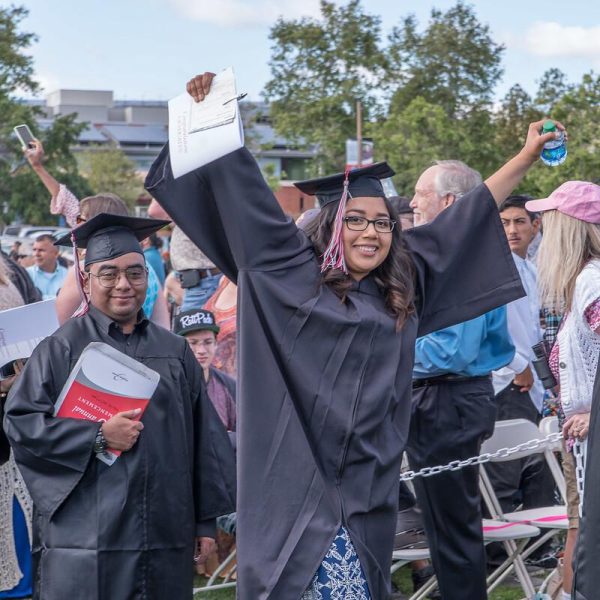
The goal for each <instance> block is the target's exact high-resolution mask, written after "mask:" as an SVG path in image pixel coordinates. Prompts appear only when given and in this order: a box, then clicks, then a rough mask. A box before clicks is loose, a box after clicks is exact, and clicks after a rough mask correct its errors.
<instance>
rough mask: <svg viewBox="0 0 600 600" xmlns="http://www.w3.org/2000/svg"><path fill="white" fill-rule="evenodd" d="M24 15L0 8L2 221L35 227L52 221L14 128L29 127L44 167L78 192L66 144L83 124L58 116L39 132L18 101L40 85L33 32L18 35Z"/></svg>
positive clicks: (30, 111) (32, 114) (81, 184)
mask: <svg viewBox="0 0 600 600" xmlns="http://www.w3.org/2000/svg"><path fill="white" fill-rule="evenodd" d="M27 14H28V12H27V10H26V9H25V8H24V7H19V6H10V7H8V8H3V7H0V159H1V160H0V194H1V196H2V206H1V209H2V214H1V218H2V220H3V221H4V222H10V221H11V220H13V219H15V218H21V219H23V220H25V221H27V222H30V223H33V224H48V223H56V221H57V219H56V217H52V216H51V215H50V212H49V198H48V192H47V190H46V189H45V188H44V186H43V185H42V184H41V183H40V181H39V180H38V179H37V177H36V176H35V174H34V173H33V172H32V171H31V169H30V168H29V166H28V165H27V163H26V162H25V160H24V157H23V151H22V149H21V147H20V144H19V143H18V142H17V140H16V138H15V137H14V135H13V127H14V126H15V125H18V124H20V123H27V124H28V125H29V127H30V128H31V130H32V132H33V134H34V135H35V136H36V137H38V138H39V139H41V140H42V142H43V143H44V148H45V151H46V154H47V167H48V169H49V170H50V171H51V172H52V173H53V174H54V175H55V176H56V177H57V178H59V179H60V180H61V181H64V182H65V183H67V184H68V185H69V186H71V187H72V189H73V190H74V191H75V192H76V193H86V192H87V191H88V188H87V186H86V184H85V181H84V180H83V179H82V178H81V177H79V176H78V175H77V171H76V164H75V161H74V158H73V155H72V154H71V152H70V146H71V145H72V144H73V143H74V142H75V141H76V139H77V136H78V135H79V133H80V131H81V129H82V127H84V125H81V124H76V123H75V122H74V118H73V117H60V118H57V119H56V120H55V121H54V122H53V124H52V126H51V127H49V128H48V129H45V130H40V129H39V128H38V127H37V119H38V117H40V116H41V114H40V111H39V109H37V108H35V107H34V106H32V105H30V104H25V103H22V102H18V101H17V100H16V98H15V97H16V96H17V95H23V94H29V95H35V94H36V93H38V92H39V85H38V84H37V82H36V81H35V80H34V78H33V76H34V71H33V61H32V58H31V56H29V55H28V54H27V50H28V48H29V47H30V46H31V45H32V44H33V43H34V42H35V41H36V39H37V38H36V36H35V35H34V34H33V33H27V32H22V31H21V30H20V25H21V22H22V21H23V19H24V18H25V17H26V16H27Z"/></svg>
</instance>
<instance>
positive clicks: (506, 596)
mask: <svg viewBox="0 0 600 600" xmlns="http://www.w3.org/2000/svg"><path fill="white" fill-rule="evenodd" d="M205 582H206V580H205V579H202V578H201V577H197V578H196V582H195V585H196V586H198V587H199V586H202V585H203V583H205ZM394 582H395V583H396V584H397V585H398V586H399V588H400V591H401V592H403V593H404V594H405V595H406V597H407V598H408V597H409V596H408V594H409V593H410V591H411V590H412V584H411V582H410V571H409V569H408V568H407V567H403V568H401V569H399V570H398V571H397V572H396V573H395V574H394ZM521 598H523V592H522V590H521V588H520V587H515V586H512V585H504V586H500V587H499V588H498V589H497V590H494V592H492V593H491V594H490V596H489V600H521ZM195 600H235V590H231V589H229V590H216V591H214V592H205V593H201V594H196V596H195Z"/></svg>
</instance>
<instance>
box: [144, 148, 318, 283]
mask: <svg viewBox="0 0 600 600" xmlns="http://www.w3.org/2000/svg"><path fill="white" fill-rule="evenodd" d="M145 186H146V189H147V190H148V192H150V194H152V196H153V197H154V198H156V200H157V201H158V202H159V203H160V204H161V206H162V207H163V208H164V209H165V210H166V211H167V212H168V213H169V215H170V216H171V218H172V219H173V220H174V221H175V222H176V223H177V225H179V226H180V227H181V229H182V230H183V231H184V233H185V234H186V235H187V236H188V237H189V238H190V239H191V240H192V241H193V242H194V243H195V244H196V245H197V246H198V247H199V248H200V249H201V250H202V251H203V252H204V253H205V254H206V255H207V256H208V257H209V258H210V259H211V260H212V261H213V262H214V263H215V264H216V265H217V266H218V267H219V268H220V269H221V270H222V271H223V273H224V274H225V275H226V276H227V277H228V278H229V279H231V280H232V281H237V271H238V269H248V270H271V269H276V268H281V267H284V266H292V265H293V264H294V263H295V262H297V261H298V262H303V261H306V260H308V259H309V258H310V253H312V247H311V246H310V244H309V242H308V240H307V239H306V236H304V234H302V233H301V232H299V230H298V228H297V227H296V225H295V224H294V222H293V221H292V220H291V219H290V217H287V216H286V215H285V214H284V213H283V211H282V210H281V207H280V206H279V203H278V202H277V199H276V198H275V196H274V195H273V193H272V192H271V190H270V189H269V186H268V185H267V184H266V182H265V180H264V177H263V176H262V173H261V172H260V169H259V168H258V165H257V164H256V161H255V160H254V158H253V157H252V155H251V154H250V153H249V152H248V150H246V148H241V149H240V150H236V151H235V152H232V153H231V154H228V155H226V156H224V157H222V158H220V159H218V160H215V161H213V162H212V163H210V164H208V165H205V166H204V167H201V168H199V169H196V170H195V171H192V172H191V173H188V174H186V175H183V176H181V177H178V178H177V179H174V178H173V174H172V171H171V165H170V159H169V147H168V145H167V146H165V147H164V148H163V150H162V151H161V153H160V155H159V156H158V158H157V159H156V161H155V162H154V164H153V165H152V168H151V169H150V172H149V173H148V176H147V178H146V182H145Z"/></svg>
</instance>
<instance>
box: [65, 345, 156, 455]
mask: <svg viewBox="0 0 600 600" xmlns="http://www.w3.org/2000/svg"><path fill="white" fill-rule="evenodd" d="M159 380H160V376H159V374H158V373H157V372H156V371H153V370H152V369H149V368H148V367H146V366H144V365H143V364H142V363H140V362H138V361H136V360H134V359H133V358H131V357H130V356H127V355H126V354H123V353H122V352H119V351H118V350H115V349H114V348H113V347H111V346H109V345H108V344H104V343H101V342H92V343H91V344H89V345H88V346H87V347H86V348H85V350H84V351H83V352H82V353H81V356H80V357H79V360H78V361H77V364H76V365H75V367H74V368H73V371H71V374H70V375H69V378H68V379H67V382H66V383H65V385H64V387H63V389H62V391H61V393H60V396H59V397H58V400H57V401H56V405H55V407H54V416H55V417H59V418H67V419H86V420H88V421H97V422H100V421H108V420H109V419H110V418H111V417H113V416H114V415H116V414H117V413H120V412H125V411H128V410H133V409H136V408H139V409H141V413H140V414H139V415H138V416H137V417H136V418H135V419H134V420H136V421H139V420H141V418H142V416H143V414H144V411H145V410H146V407H147V406H148V402H149V401H150V398H151V396H152V394H153V393H154V391H155V390H156V387H157V385H158V382H159ZM120 454H121V452H120V451H119V450H112V449H110V448H109V449H108V450H107V451H106V452H105V453H104V454H98V455H97V457H98V458H99V459H100V460H101V461H103V462H105V463H106V464H109V465H112V464H113V463H114V462H115V460H116V459H117V457H118V456H119V455H120Z"/></svg>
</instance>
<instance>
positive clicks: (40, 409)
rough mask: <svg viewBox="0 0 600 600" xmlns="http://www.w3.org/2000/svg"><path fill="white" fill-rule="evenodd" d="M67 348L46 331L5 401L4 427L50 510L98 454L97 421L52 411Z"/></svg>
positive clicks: (30, 484) (41, 504) (65, 371)
mask: <svg viewBox="0 0 600 600" xmlns="http://www.w3.org/2000/svg"><path fill="white" fill-rule="evenodd" d="M69 367H70V355H69V350H68V348H67V347H66V346H65V345H64V344H63V343H61V341H59V340H57V339H56V338H52V337H48V338H46V339H45V340H43V341H42V342H41V343H40V344H39V345H38V346H37V348H36V349H35V350H34V351H33V354H32V356H31V357H30V358H29V360H28V361H27V364H26V365H25V368H24V369H23V372H22V373H21V375H19V377H17V379H16V381H15V384H14V385H13V387H12V389H11V390H10V394H9V396H8V399H7V401H6V407H5V417H4V428H5V431H6V435H7V436H8V439H9V441H10V444H11V447H12V449H13V452H14V455H15V460H16V462H17V465H18V466H19V470H20V471H21V474H22V475H23V479H24V480H25V483H26V485H27V489H28V490H29V493H30V494H31V497H32V499H33V501H34V503H35V505H36V506H37V508H38V509H39V510H40V511H42V512H43V513H45V514H48V515H50V516H51V515H52V514H53V513H54V512H55V511H56V509H57V508H59V506H60V505H61V504H62V502H63V501H64V500H65V499H66V498H67V497H68V496H69V494H70V493H71V491H72V490H73V489H74V488H75V486H76V485H77V484H78V483H79V480H80V479H81V477H82V476H83V474H84V473H85V470H86V469H87V467H88V465H89V462H90V460H91V458H92V456H93V454H94V452H93V447H94V442H95V440H96V434H97V432H98V428H99V424H98V423H94V422H92V421H85V420H83V419H62V418H55V417H54V401H53V400H54V399H56V398H57V397H58V395H59V394H60V391H61V389H62V386H63V385H64V382H65V381H66V380H67V378H68V375H69Z"/></svg>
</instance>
